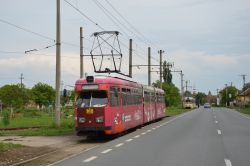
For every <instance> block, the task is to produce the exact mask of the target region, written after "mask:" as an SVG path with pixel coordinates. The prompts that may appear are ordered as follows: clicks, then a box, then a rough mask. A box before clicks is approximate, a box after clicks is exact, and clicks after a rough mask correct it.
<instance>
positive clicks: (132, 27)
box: [105, 0, 159, 49]
mask: <svg viewBox="0 0 250 166" xmlns="http://www.w3.org/2000/svg"><path fill="white" fill-rule="evenodd" d="M105 1H106V3H107V4H108V5H109V6H110V7H111V8H112V9H113V10H114V11H115V12H116V13H117V14H118V15H119V16H120V17H121V18H122V19H123V20H124V21H125V22H126V23H127V24H128V25H129V26H130V27H131V29H133V30H134V31H136V32H137V33H138V34H139V35H140V36H141V37H142V38H144V40H146V41H147V42H144V43H145V44H153V43H152V42H149V40H148V39H147V38H146V37H145V35H143V34H142V33H141V32H140V31H138V30H137V29H136V28H135V27H134V26H133V25H132V24H131V23H130V22H129V21H128V20H127V19H126V18H125V17H124V16H123V15H122V14H121V13H120V12H119V11H118V10H116V8H115V7H114V6H113V5H112V4H111V3H110V2H109V1H108V0H105ZM136 36H137V35H136ZM139 38H140V37H139ZM153 45H154V44H153ZM154 46H156V45H154ZM156 47H157V46H156ZM157 48H158V47H157ZM158 49H159V48H158Z"/></svg>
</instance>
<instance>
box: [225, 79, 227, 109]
mask: <svg viewBox="0 0 250 166" xmlns="http://www.w3.org/2000/svg"><path fill="white" fill-rule="evenodd" d="M225 86H226V107H227V84H225Z"/></svg>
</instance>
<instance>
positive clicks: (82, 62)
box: [80, 27, 84, 78]
mask: <svg viewBox="0 0 250 166" xmlns="http://www.w3.org/2000/svg"><path fill="white" fill-rule="evenodd" d="M83 67H84V61H83V29H82V27H80V78H83V73H84V68H83Z"/></svg>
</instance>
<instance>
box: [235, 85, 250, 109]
mask: <svg viewBox="0 0 250 166" xmlns="http://www.w3.org/2000/svg"><path fill="white" fill-rule="evenodd" d="M237 104H238V105H239V106H242V105H246V104H250V88H247V89H246V90H245V91H243V92H240V93H239V94H238V95H237Z"/></svg>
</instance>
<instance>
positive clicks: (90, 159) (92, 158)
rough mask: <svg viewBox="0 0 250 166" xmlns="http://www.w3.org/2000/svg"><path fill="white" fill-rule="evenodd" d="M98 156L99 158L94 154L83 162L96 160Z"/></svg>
mask: <svg viewBox="0 0 250 166" xmlns="http://www.w3.org/2000/svg"><path fill="white" fill-rule="evenodd" d="M96 158H97V156H92V157H90V158H87V159H86V160H83V162H84V163H88V162H90V161H93V160H95V159H96Z"/></svg>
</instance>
